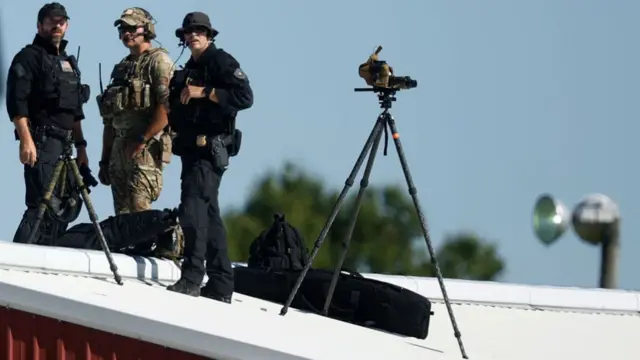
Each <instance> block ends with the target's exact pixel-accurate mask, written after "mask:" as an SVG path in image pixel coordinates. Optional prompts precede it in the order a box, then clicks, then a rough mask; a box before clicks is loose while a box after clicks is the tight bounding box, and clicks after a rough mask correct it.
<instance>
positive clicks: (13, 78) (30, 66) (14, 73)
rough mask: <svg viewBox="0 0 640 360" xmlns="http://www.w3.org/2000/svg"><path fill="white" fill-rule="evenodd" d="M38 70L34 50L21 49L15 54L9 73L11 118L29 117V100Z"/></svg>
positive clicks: (8, 89) (8, 108) (8, 96)
mask: <svg viewBox="0 0 640 360" xmlns="http://www.w3.org/2000/svg"><path fill="white" fill-rule="evenodd" d="M37 72H38V57H37V56H36V54H35V53H33V52H32V51H29V50H27V49H23V50H21V51H20V52H19V53H18V54H16V56H14V58H13V61H12V62H11V66H9V73H8V75H7V96H6V106H7V113H8V114H9V120H10V121H13V119H15V118H16V117H29V104H28V100H29V97H30V95H31V91H32V89H34V80H35V78H36V76H37Z"/></svg>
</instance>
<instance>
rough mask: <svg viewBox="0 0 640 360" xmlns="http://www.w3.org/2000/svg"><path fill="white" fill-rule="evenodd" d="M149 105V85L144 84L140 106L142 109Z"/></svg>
mask: <svg viewBox="0 0 640 360" xmlns="http://www.w3.org/2000/svg"><path fill="white" fill-rule="evenodd" d="M150 106H151V86H149V84H145V85H144V87H143V88H142V107H143V108H144V109H146V108H148V107H150Z"/></svg>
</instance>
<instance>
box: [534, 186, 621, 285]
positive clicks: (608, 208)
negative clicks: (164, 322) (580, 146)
mask: <svg viewBox="0 0 640 360" xmlns="http://www.w3.org/2000/svg"><path fill="white" fill-rule="evenodd" d="M569 224H571V225H573V230H574V232H575V233H576V234H577V235H578V237H580V239H582V240H583V241H584V242H586V243H588V244H590V245H594V246H597V245H600V247H601V250H602V256H601V263H600V287H601V288H607V289H614V288H616V287H617V278H618V276H617V271H618V256H619V252H620V211H619V210H618V205H616V203H615V202H614V201H613V200H611V199H610V198H609V197H608V196H606V195H602V194H589V195H587V196H585V197H584V198H582V199H581V200H580V201H579V202H578V203H577V204H576V206H575V207H574V209H573V211H572V212H571V214H569V211H568V209H567V207H566V206H565V205H564V204H563V203H562V202H561V201H559V200H557V199H555V198H553V197H552V196H551V195H549V194H543V195H541V196H539V197H538V199H537V200H536V203H535V205H534V208H533V230H534V233H535V234H536V237H537V238H538V239H539V240H540V241H541V242H542V243H543V244H545V245H551V244H553V243H554V242H555V241H556V240H558V239H559V238H560V237H561V236H562V234H564V232H565V231H566V230H567V228H568V227H569Z"/></svg>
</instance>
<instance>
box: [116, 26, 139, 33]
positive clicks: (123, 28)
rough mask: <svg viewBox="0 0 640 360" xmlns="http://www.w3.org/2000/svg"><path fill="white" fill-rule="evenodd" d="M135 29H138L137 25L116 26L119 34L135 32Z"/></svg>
mask: <svg viewBox="0 0 640 360" xmlns="http://www.w3.org/2000/svg"><path fill="white" fill-rule="evenodd" d="M137 31H138V26H130V25H122V26H118V33H119V34H124V33H135V32H137Z"/></svg>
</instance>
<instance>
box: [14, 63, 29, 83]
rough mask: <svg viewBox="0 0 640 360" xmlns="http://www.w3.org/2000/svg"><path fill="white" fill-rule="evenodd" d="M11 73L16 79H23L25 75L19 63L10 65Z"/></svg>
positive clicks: (25, 72)
mask: <svg viewBox="0 0 640 360" xmlns="http://www.w3.org/2000/svg"><path fill="white" fill-rule="evenodd" d="M11 71H12V72H13V74H14V75H15V76H16V77H17V78H18V79H20V78H23V77H25V76H26V75H27V71H26V70H25V69H24V66H22V64H20V63H19V62H16V63H14V64H13V65H11Z"/></svg>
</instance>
